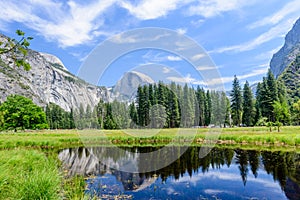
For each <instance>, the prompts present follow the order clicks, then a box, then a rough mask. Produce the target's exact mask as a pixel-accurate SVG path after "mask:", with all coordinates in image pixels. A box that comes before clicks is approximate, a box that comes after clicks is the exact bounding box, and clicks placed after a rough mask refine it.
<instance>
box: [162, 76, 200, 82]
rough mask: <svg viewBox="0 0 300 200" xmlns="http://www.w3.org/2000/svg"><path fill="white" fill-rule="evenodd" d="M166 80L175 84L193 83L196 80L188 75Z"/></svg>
mask: <svg viewBox="0 0 300 200" xmlns="http://www.w3.org/2000/svg"><path fill="white" fill-rule="evenodd" d="M167 80H169V81H173V82H175V83H193V82H195V81H196V79H195V78H192V77H191V75H190V74H187V76H185V77H179V76H171V77H167Z"/></svg>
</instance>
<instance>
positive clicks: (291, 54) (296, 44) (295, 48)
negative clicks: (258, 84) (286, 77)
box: [270, 19, 300, 77]
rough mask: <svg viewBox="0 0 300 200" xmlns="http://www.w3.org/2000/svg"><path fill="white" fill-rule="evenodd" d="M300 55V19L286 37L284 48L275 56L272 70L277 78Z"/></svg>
mask: <svg viewBox="0 0 300 200" xmlns="http://www.w3.org/2000/svg"><path fill="white" fill-rule="evenodd" d="M299 53H300V19H298V20H297V21H296V23H295V24H294V26H293V28H292V30H290V31H289V33H288V34H287V35H286V37H285V43H284V46H283V47H282V48H281V49H280V50H279V51H278V52H277V53H275V54H274V55H273V58H272V60H271V63H270V68H271V71H272V72H273V74H274V75H275V77H278V76H279V75H280V74H281V73H282V72H283V71H284V69H285V68H286V67H287V66H289V65H290V64H291V62H293V61H294V60H295V58H296V56H297V55H298V54H299Z"/></svg>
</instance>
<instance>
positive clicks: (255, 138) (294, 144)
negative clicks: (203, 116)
mask: <svg viewBox="0 0 300 200" xmlns="http://www.w3.org/2000/svg"><path fill="white" fill-rule="evenodd" d="M170 143H172V144H175V145H204V144H205V145H215V144H217V145H219V146H226V147H227V148H242V149H255V150H280V151H297V152H299V150H300V127H282V129H281V132H279V133H278V132H276V131H275V130H274V131H273V132H269V129H268V128H266V127H254V128H226V129H162V130H105V131H100V130H80V131H77V130H56V131H49V130H46V131H30V132H18V133H14V132H2V133H0V199H83V198H84V187H85V186H84V180H83V178H82V177H74V178H72V179H69V178H66V176H64V171H63V170H62V169H61V166H60V163H59V161H58V160H57V151H58V150H59V149H63V148H70V147H78V146H85V145H93V146H96V145H118V146H160V145H166V144H170Z"/></svg>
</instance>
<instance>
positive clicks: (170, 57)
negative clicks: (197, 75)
mask: <svg viewBox="0 0 300 200" xmlns="http://www.w3.org/2000/svg"><path fill="white" fill-rule="evenodd" d="M167 59H168V60H169V61H181V60H182V58H180V57H179V56H167Z"/></svg>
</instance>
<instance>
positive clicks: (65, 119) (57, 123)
mask: <svg viewBox="0 0 300 200" xmlns="http://www.w3.org/2000/svg"><path fill="white" fill-rule="evenodd" d="M73 115H74V114H73V109H71V112H66V111H65V110H63V109H62V108H61V107H59V106H58V105H56V104H54V103H49V104H48V105H47V106H46V118H47V122H48V125H49V128H50V129H74V128H75V122H74V116H73Z"/></svg>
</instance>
